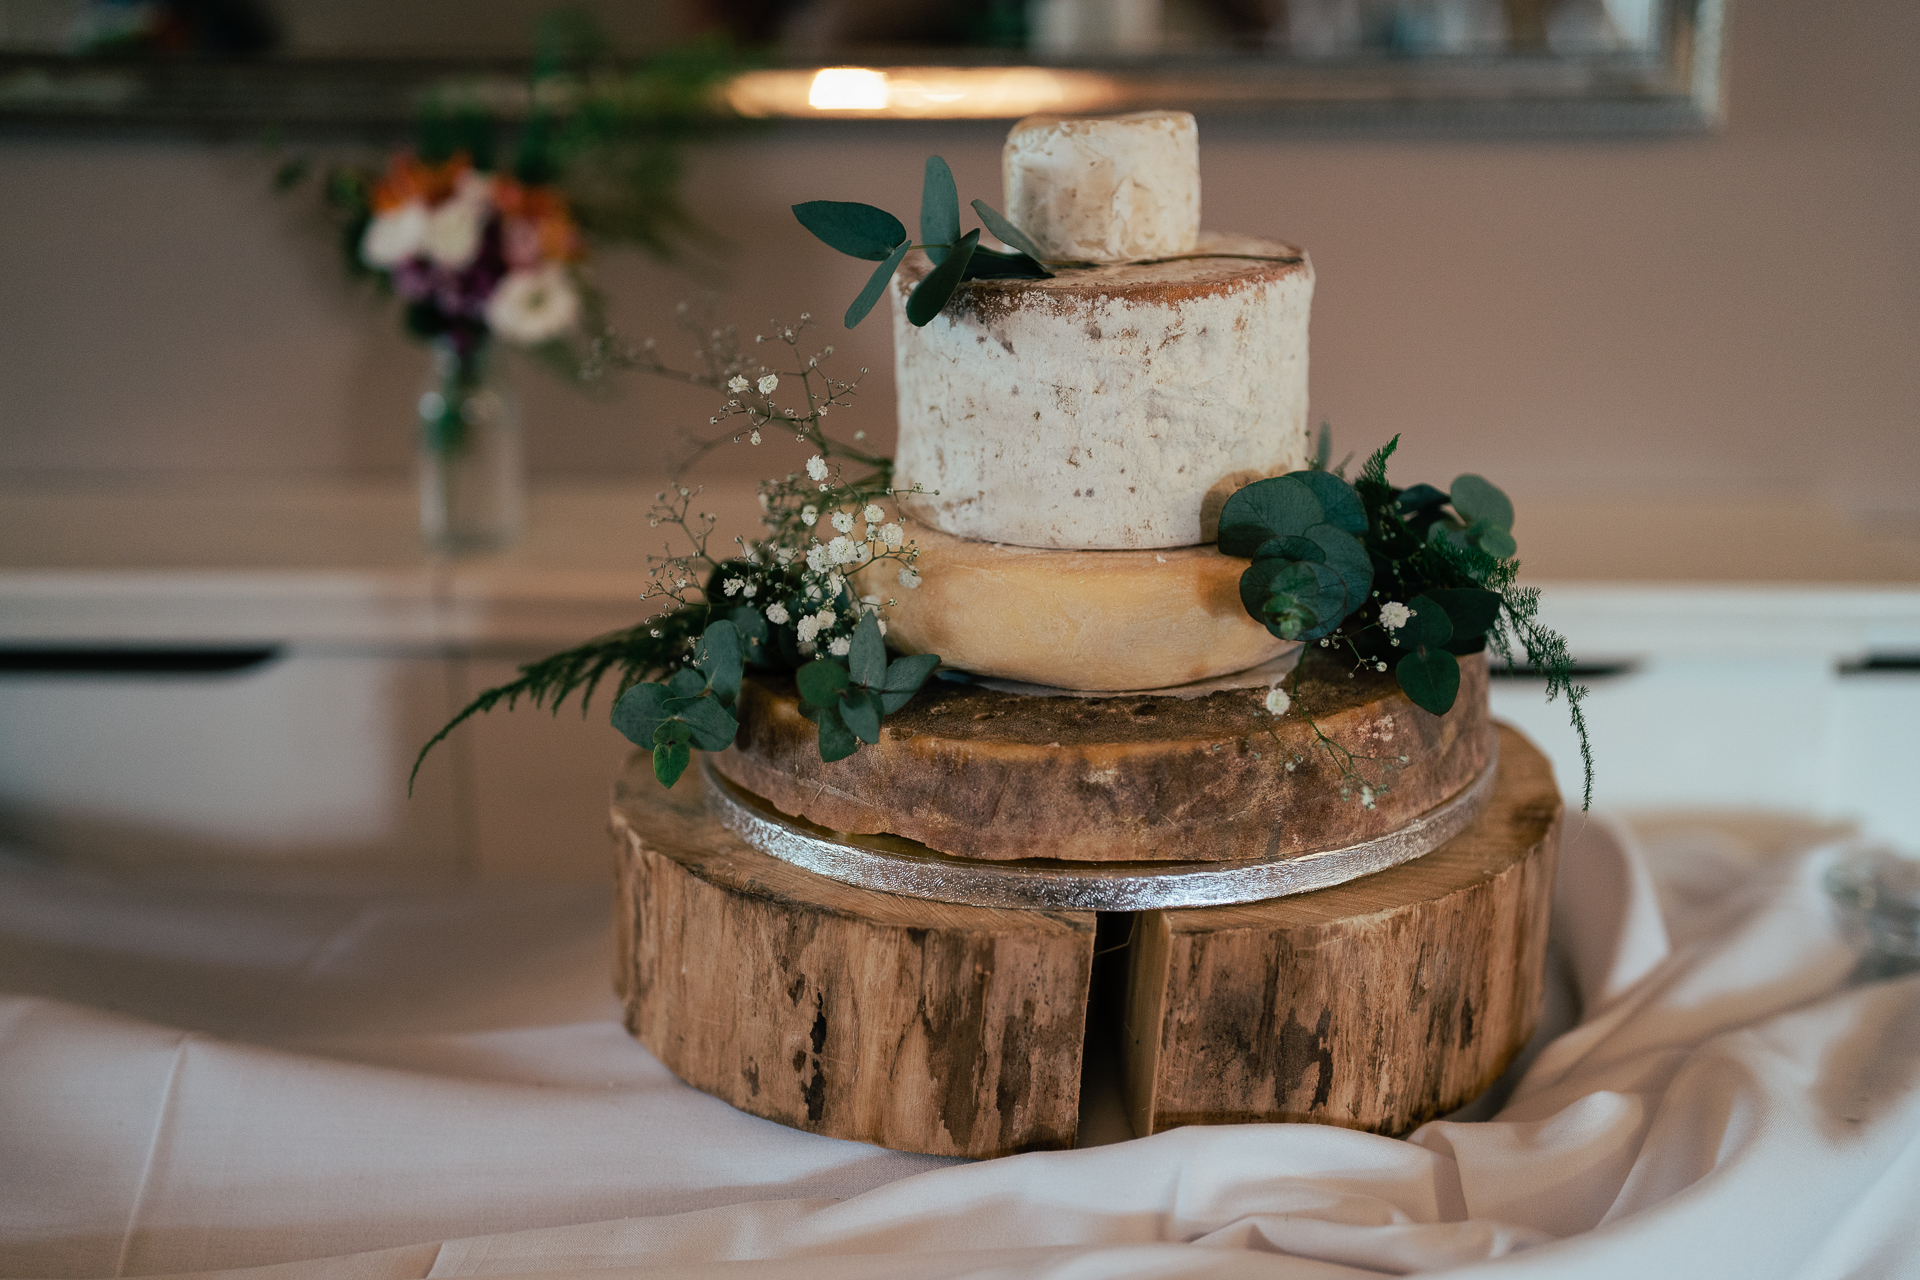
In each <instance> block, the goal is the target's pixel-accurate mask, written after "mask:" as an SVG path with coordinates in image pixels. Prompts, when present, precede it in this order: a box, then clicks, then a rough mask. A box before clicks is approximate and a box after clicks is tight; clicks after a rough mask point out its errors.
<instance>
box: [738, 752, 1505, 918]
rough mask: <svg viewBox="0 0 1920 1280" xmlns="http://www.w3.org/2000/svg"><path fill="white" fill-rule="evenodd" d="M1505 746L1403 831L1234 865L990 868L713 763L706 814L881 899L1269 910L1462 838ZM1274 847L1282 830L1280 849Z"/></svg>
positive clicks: (752, 841) (1023, 864)
mask: <svg viewBox="0 0 1920 1280" xmlns="http://www.w3.org/2000/svg"><path fill="white" fill-rule="evenodd" d="M1499 764H1500V753H1499V740H1498V738H1497V737H1495V739H1494V742H1493V744H1492V746H1491V747H1490V748H1489V751H1488V754H1487V766H1486V768H1485V769H1484V770H1482V771H1481V773H1480V775H1479V776H1478V777H1476V778H1475V779H1474V780H1473V781H1472V782H1470V783H1468V784H1467V785H1466V786H1465V787H1462V788H1461V789H1460V790H1459V791H1458V792H1456V793H1454V794H1453V795H1452V796H1451V797H1449V798H1448V799H1446V800H1444V801H1442V802H1441V803H1440V804H1437V805H1435V806H1434V807H1433V808H1431V809H1429V810H1427V811H1426V812H1425V813H1423V814H1421V815H1420V816H1419V817H1418V818H1415V819H1414V820H1413V821H1412V822H1409V823H1408V824H1407V825H1405V826H1403V827H1400V828H1399V829H1398V830H1395V831H1389V832H1387V833H1386V834H1385V835H1380V836H1375V837H1373V838H1371V839H1368V840H1362V841H1360V842H1359V843H1357V844H1350V845H1345V846H1343V847H1341V848H1338V849H1320V850H1315V851H1313V852H1309V853H1291V854H1286V855H1279V856H1274V857H1263V858H1247V859H1242V860H1239V861H1234V862H1183V863H1178V864H1169V863H1165V862H1102V863H1070V862H1060V861H1051V860H1046V859H1026V860H1021V861H1010V862H985V861H981V860H978V859H974V858H956V857H953V856H951V855H949V854H944V853H938V852H935V851H934V850H932V849H929V848H928V847H927V846H925V845H923V844H921V843H919V842H918V841H914V840H907V839H904V838H902V837H900V836H892V835H884V834H883V835H853V834H849V833H847V832H838V831H828V830H827V829H825V828H824V827H819V826H815V825H814V824H813V823H810V822H807V821H806V820H805V819H802V818H795V817H793V816H791V815H789V814H785V813H782V812H780V811H779V810H778V809H775V808H774V807H773V806H772V805H770V804H768V803H767V802H766V801H765V800H763V799H761V798H760V797H759V796H757V795H754V794H753V793H752V792H750V791H747V790H746V789H744V788H742V787H740V786H738V785H737V784H735V783H733V782H731V781H729V780H727V779H726V778H723V777H721V776H720V774H719V773H718V772H716V771H715V770H714V768H713V767H712V766H711V765H706V766H705V767H704V768H703V770H702V773H703V777H704V779H705V783H706V796H707V807H708V810H709V811H710V812H711V813H712V814H713V815H714V817H715V818H717V819H718V820H719V822H720V824H721V825H722V826H724V827H725V828H726V829H727V830H728V831H730V832H732V833H733V834H734V835H736V836H738V837H739V838H740V839H741V840H743V841H745V842H746V843H747V844H748V845H750V846H751V847H753V848H755V849H758V850H759V851H760V852H762V853H764V854H767V855H769V856H771V857H775V858H778V859H780V860H781V861H782V862H788V863H791V864H793V865H794V866H797V867H802V868H804V869H806V870H808V871H811V872H814V873H815V874H817V875H822V876H825V877H827V878H828V879H830V880H838V881H840V882H841V883H842V884H850V885H855V886H857V887H859V888H862V889H877V890H879V891H880V892H882V893H895V894H901V895H903V896H905V897H910V898H927V899H930V900H932V901H935V902H954V903H960V904H963V905H966V906H975V907H1007V908H1013V909H1017V910H1027V911H1152V910H1158V909H1162V908H1172V907H1217V906H1225V905H1227V904H1229V903H1235V902H1263V901H1265V900H1267V899H1269V898H1282V897H1286V896H1288V895H1290V894H1296V893H1308V892H1311V891H1313V890H1315V889H1327V888H1331V887H1332V886H1334V885H1337V884H1345V883H1346V882H1347V881H1349V880H1357V879H1359V878H1360V877H1361V876H1368V875H1372V874H1374V873H1375V872H1377V871H1385V870H1386V869H1387V868H1389V867H1397V866H1399V865H1400V864H1401V863H1403V862H1411V861H1412V860H1413V859H1415V858H1418V857H1420V856H1421V855H1422V854H1426V853H1431V852H1432V851H1433V850H1435V849H1437V848H1439V847H1440V846H1441V845H1443V844H1445V843H1446V842H1447V841H1449V840H1451V839H1453V837H1454V836H1456V835H1458V834H1460V832H1462V831H1464V830H1465V829H1466V828H1467V827H1468V826H1469V825H1470V824H1471V823H1472V822H1473V820H1474V819H1475V818H1477V817H1478V816H1479V815H1480V811H1481V810H1482V809H1483V808H1484V807H1485V806H1486V803H1487V800H1488V798H1489V797H1490V796H1491V795H1492V794H1493V783H1494V775H1495V773H1496V772H1497V771H1498V769H1499ZM1278 844H1279V832H1278V830H1277V829H1276V831H1275V837H1274V841H1273V846H1274V847H1277V846H1278Z"/></svg>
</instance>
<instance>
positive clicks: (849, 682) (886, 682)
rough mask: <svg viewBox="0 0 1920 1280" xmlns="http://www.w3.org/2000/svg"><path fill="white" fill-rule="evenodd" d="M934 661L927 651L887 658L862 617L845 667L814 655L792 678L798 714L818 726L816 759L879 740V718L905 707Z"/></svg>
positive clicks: (874, 624) (870, 622)
mask: <svg viewBox="0 0 1920 1280" xmlns="http://www.w3.org/2000/svg"><path fill="white" fill-rule="evenodd" d="M939 665H940V659H939V658H938V657H936V656H935V655H933V654H930V653H921V654H914V655H912V656H910V657H904V658H895V659H894V660H893V661H891V662H889V661H887V648H886V643H885V642H884V641H883V640H881V638H880V622H879V619H877V618H875V617H874V615H872V614H867V615H866V616H865V617H863V618H862V619H861V620H860V625H859V626H858V627H857V628H855V630H854V633H853V644H852V647H851V648H850V649H849V650H848V651H847V659H846V663H845V665H842V664H841V663H840V662H838V661H836V660H834V659H832V658H816V659H814V660H813V661H812V662H810V663H808V664H807V665H806V666H804V667H802V668H800V670H799V672H798V673H797V674H796V675H795V677H794V683H795V685H796V686H797V687H798V688H799V691H800V710H801V714H802V715H805V716H806V717H807V718H808V719H809V720H811V721H813V722H814V723H815V724H816V725H818V726H819V728H820V758H821V759H822V760H828V761H832V760H840V759H844V758H845V757H847V756H850V755H852V754H853V753H854V752H855V751H857V750H859V748H860V744H861V743H862V742H866V743H875V742H878V741H880V720H881V717H883V716H885V715H889V714H891V713H892V712H895V711H898V710H899V709H900V708H901V707H904V706H906V705H907V702H908V701H909V700H910V699H911V698H912V697H913V695H914V694H915V693H917V692H919V689H920V686H921V685H922V684H924V683H926V679H927V677H928V676H929V675H931V674H932V673H933V669H934V668H935V667H937V666H939Z"/></svg>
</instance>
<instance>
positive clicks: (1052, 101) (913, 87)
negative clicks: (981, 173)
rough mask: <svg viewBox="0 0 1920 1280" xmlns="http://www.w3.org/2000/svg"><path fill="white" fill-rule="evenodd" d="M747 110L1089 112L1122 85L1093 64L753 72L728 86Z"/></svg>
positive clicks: (1113, 100)
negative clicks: (1077, 67) (1076, 67)
mask: <svg viewBox="0 0 1920 1280" xmlns="http://www.w3.org/2000/svg"><path fill="white" fill-rule="evenodd" d="M727 101H728V102H729V103H730V104H731V105H732V107H733V109H734V110H735V111H738V112H739V113H740V114H741V115H746V116H788V117H804V116H821V115H825V114H826V113H828V112H833V113H835V114H842V113H845V114H849V115H860V116H877V117H903V118H915V119H946V120H968V119H972V120H1007V119H1015V118H1018V117H1020V116H1025V115H1032V114H1033V113H1035V112H1038V111H1054V112H1061V113H1065V114H1082V113H1086V112H1093V111H1111V110H1115V109H1118V108H1119V107H1121V106H1122V105H1123V103H1122V100H1121V95H1120V90H1119V86H1118V85H1116V84H1115V83H1114V82H1113V80H1112V79H1111V78H1109V77H1107V76H1104V75H1100V74H1097V73H1095V72H1090V71H1064V70H1051V69H1048V68H1044V67H889V68H886V69H885V70H879V69H874V68H868V67H824V68H822V69H820V70H818V71H750V72H747V73H746V74H745V75H740V76H736V77H734V79H733V80H732V82H731V83H729V84H728V86H727Z"/></svg>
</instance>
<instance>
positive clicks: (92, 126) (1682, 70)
mask: <svg viewBox="0 0 1920 1280" xmlns="http://www.w3.org/2000/svg"><path fill="white" fill-rule="evenodd" d="M1725 23H1726V0H1671V3H1669V4H1668V5H1667V12H1666V15H1665V26H1664V38H1663V40H1662V47H1661V51H1660V52H1659V53H1658V54H1656V55H1646V56H1642V55H1605V56H1596V57H1589V58H1560V57H1553V56H1545V55H1543V56H1538V57H1533V56H1503V57H1430V58H1406V57H1368V58H1353V59H1342V60H1329V61H1325V62H1314V61H1305V60H1287V59H1275V58H1263V57H1259V56H1256V55H1239V56H1232V57H1219V58H1198V57H1173V58H1163V59H1146V60H1138V59H1136V60H1128V61H1107V62H1093V61H1089V62H1082V63H1073V64H1049V65H1048V66H1046V67H1027V68H1023V69H1022V70H1023V71H1025V72H1026V73H1029V74H1031V73H1032V72H1034V71H1038V72H1040V73H1041V74H1042V75H1043V76H1052V77H1054V78H1056V79H1059V80H1061V81H1063V82H1069V83H1070V84H1072V85H1074V86H1077V96H1076V93H1069V94H1068V96H1067V100H1066V101H1064V102H1063V103H1062V104H1059V105H1055V106H1053V107H1051V109H1064V110H1067V111H1073V112H1078V113H1089V114H1091V113H1101V112H1113V111H1132V110H1140V109H1144V108H1149V107H1164V108H1179V109H1185V110H1190V111H1193V112H1194V113H1195V114H1197V115H1199V116H1201V117H1202V118H1203V119H1206V120H1210V121H1221V120H1227V119H1240V120H1246V121H1248V122H1251V123H1256V124H1259V125H1261V126H1264V127H1269V128H1273V129H1275V130H1278V131H1283V132H1295V133H1307V134H1335V135H1341V134H1360V135H1381V134H1386V135H1391V134H1438V135H1476V134H1491V135H1507V136H1513V135H1520V136H1526V135H1546V136H1564V135H1613V136H1618V135H1636V134H1668V133H1685V132H1695V131H1700V130H1706V129H1711V128H1713V127H1715V126H1716V125H1717V124H1718V123H1719V122H1720V118H1721V61H1722V56H1723V50H1724V47H1725ZM529 69H530V68H529V64H528V63H526V62H519V61H511V60H507V61H500V60H496V61H491V62H475V61H471V60H450V59H447V60H442V59H379V58H354V59H338V58H266V59H261V60H257V61H200V60H177V61H171V60H151V61H148V60H140V59H133V58H69V57H56V56H41V55H0V130H5V131H7V132H19V131H21V130H23V129H26V130H32V131H35V132H38V131H42V130H48V129H51V130H57V131H60V132H67V131H71V130H76V129H77V130H82V131H93V130H101V129H106V130H113V131H120V130H125V129H129V128H132V129H159V130H162V131H169V132H188V133H197V134H212V135H245V134H259V133H263V132H272V133H280V134H289V135H314V134H339V133H353V134H360V135H366V134H373V135H378V136H386V135H393V134H399V133H401V132H403V131H404V130H406V129H407V128H409V127H410V126H411V125H412V123H413V122H414V120H415V119H416V118H417V117H418V115H419V112H420V110H421V108H422V106H423V104H424V103H426V102H428V101H431V100H433V99H434V98H435V97H436V96H438V97H445V96H446V95H448V94H449V93H451V94H453V95H455V96H456V97H458V98H460V99H463V100H466V101H477V102H480V103H483V104H485V105H486V106H487V107H488V108H489V109H490V110H492V111H495V112H497V113H498V114H500V115H502V116H504V117H506V118H509V119H511V118H515V117H516V116H522V115H524V114H525V113H526V111H527V109H528V107H529V105H530V101H531V98H530V94H529V92H528V72H529ZM819 69H820V67H819V65H818V64H808V65H795V66H789V67H785V68H781V69H778V70H774V71H763V72H750V73H747V74H746V75H745V76H742V77H740V78H739V79H737V80H736V81H735V82H734V85H733V86H730V92H729V97H730V99H731V102H732V103H733V105H734V106H735V107H736V108H737V109H740V110H742V111H743V112H744V113H745V114H749V115H757V116H763V117H770V118H777V119H788V120H817V121H823V122H827V121H845V120H867V121H875V120H878V121H887V122H893V121H905V120H926V119H932V120H943V121H951V120H955V119H975V120H986V119H992V120H1007V119H1012V118H1015V117H1017V116H1020V115H1025V114H1028V113H1029V112H1030V111H1032V110H1044V109H1050V108H1049V105H1048V104H1046V103H1034V102H1027V103H1019V102H1014V103H1012V105H1008V104H1007V103H1005V102H1001V103H996V104H990V105H988V106H987V107H985V108H982V109H974V110H965V109H960V110H954V111H948V112H942V111H940V110H938V109H935V110H927V109H924V108H922V109H918V110H885V109H883V110H822V109H815V108H811V107H809V106H808V105H807V103H806V92H805V88H806V85H807V84H808V83H809V82H810V80H811V77H812V76H813V75H814V74H815V72H817V71H818V70H819ZM874 69H876V70H881V71H886V72H888V73H890V74H891V75H893V76H894V77H896V78H901V79H910V78H912V77H914V76H921V77H925V76H928V75H938V74H940V73H941V71H942V69H940V68H929V67H906V66H892V67H876V68H874ZM966 70H967V72H969V73H971V74H974V75H976V76H977V75H979V74H980V72H981V70H982V68H979V67H973V68H968V69H966ZM749 90H755V91H749ZM1003 107H1004V108H1005V109H1002V108H1003Z"/></svg>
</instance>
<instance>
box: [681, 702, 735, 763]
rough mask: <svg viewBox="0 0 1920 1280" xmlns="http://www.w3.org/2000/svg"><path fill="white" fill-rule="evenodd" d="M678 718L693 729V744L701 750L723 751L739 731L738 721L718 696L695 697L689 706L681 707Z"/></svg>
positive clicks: (730, 744) (731, 743)
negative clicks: (721, 703) (722, 704)
mask: <svg viewBox="0 0 1920 1280" xmlns="http://www.w3.org/2000/svg"><path fill="white" fill-rule="evenodd" d="M680 720H681V722H683V723H685V724H686V726H687V727H688V728H689V729H691V730H692V731H693V745H694V746H696V747H698V748H700V749H701V750H702V751H725V750H726V749H727V748H728V747H730V746H732V745H733V737H734V735H735V734H737V733H739V732H740V722H739V721H738V720H735V719H734V718H733V716H732V715H731V714H729V713H728V711H727V709H726V708H725V707H723V706H721V705H720V700H719V699H718V698H695V699H694V700H693V704H692V705H691V706H688V707H685V708H682V710H681V712H680Z"/></svg>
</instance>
